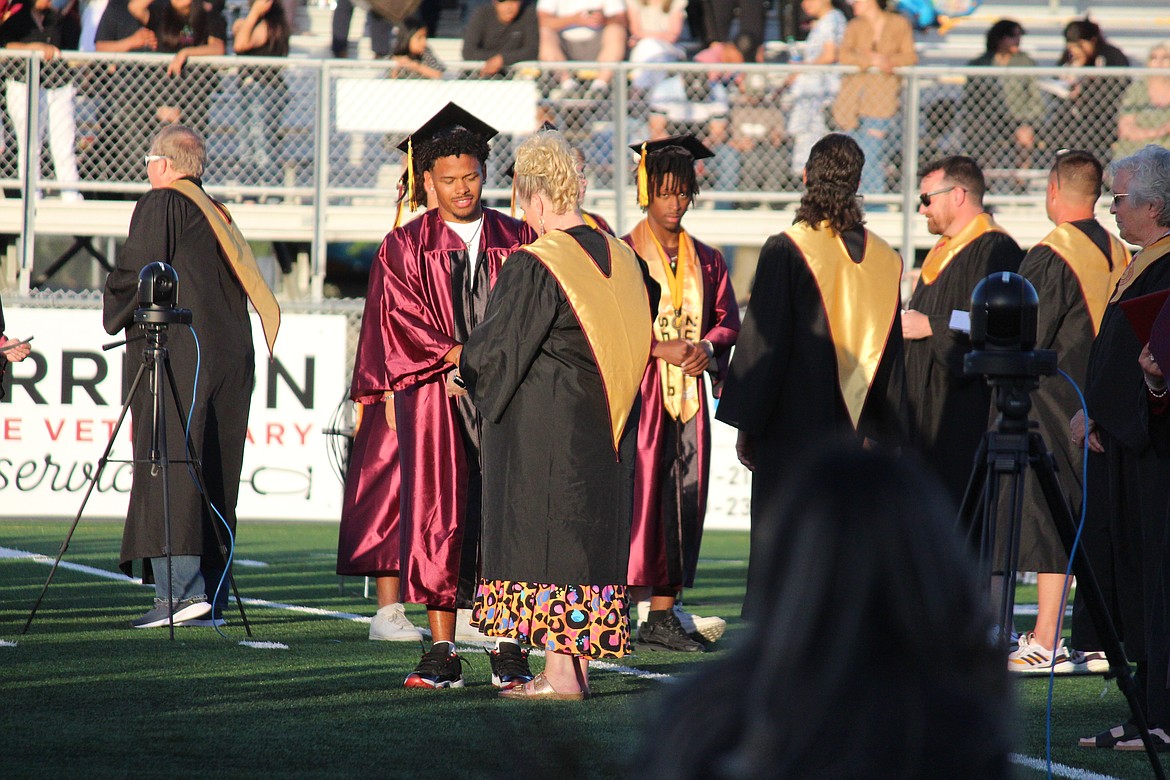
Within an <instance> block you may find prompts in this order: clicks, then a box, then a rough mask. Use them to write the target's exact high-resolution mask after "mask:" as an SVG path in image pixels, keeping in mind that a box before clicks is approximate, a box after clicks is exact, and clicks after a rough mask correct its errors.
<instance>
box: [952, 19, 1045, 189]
mask: <svg viewBox="0 0 1170 780" xmlns="http://www.w3.org/2000/svg"><path fill="white" fill-rule="evenodd" d="M1023 35H1024V28H1023V26H1022V25H1020V23H1019V22H1017V21H1015V20H1014V19H1000V20H999V21H998V22H996V23H995V24H993V25H991V28H990V29H988V31H987V49H986V51H984V52H983V54H981V55H980V56H978V57H976V58H975V59H973V60H971V61H970V62H968V63H967V64H968V65H971V66H977V67H998V68H1008V67H1029V68H1030V67H1035V65H1036V61H1035V60H1033V59H1032V58H1031V57H1029V56H1028V55H1027V54H1024V53H1023V52H1022V51H1020V40H1021V38H1022V37H1023ZM963 111H964V114H965V116H966V138H967V149H968V150H969V152H971V153H972V156H974V157H975V159H976V160H977V161H978V162H979V165H980V167H981V168H983V172H984V175H986V174H987V172H988V170H989V169H996V168H999V169H1004V168H1007V169H1018V168H1031V167H1032V163H1033V160H1032V155H1033V152H1034V151H1035V149H1036V126H1037V124H1038V122H1039V120H1040V117H1041V116H1043V114H1044V100H1043V95H1042V94H1041V92H1040V87H1039V85H1037V83H1036V80H1035V79H1034V78H1031V77H1023V76H1020V77H1012V76H1006V77H1005V76H992V77H984V78H970V79H968V81H967V83H966V85H965V86H964V87H963ZM997 181H1001V180H1000V179H993V180H992V182H997ZM994 189H995V187H994V185H993V186H992V190H993V191H994ZM1020 189H1021V190H1022V188H1020Z"/></svg>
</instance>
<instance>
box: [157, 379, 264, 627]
mask: <svg viewBox="0 0 1170 780" xmlns="http://www.w3.org/2000/svg"><path fill="white" fill-rule="evenodd" d="M164 366H165V367H166V374H167V381H168V382H169V383H170V387H171V398H172V399H173V400H174V402H175V409H177V410H178V412H179V419H180V420H183V421H184V422H183V430H184V436H183V446H184V448H185V455H186V458H187V463H188V464H189V465H190V466H191V467H192V470H193V472H194V479H195V484H196V486H197V487H198V489H199V495H200V496H202V498H203V504H204V506H205V507H207V512H208V515H209V516H210V522H211V529H212V531H214V532H215V541H216V544H217V546H218V547H219V555H220V560H222V561H223V565H224V570H225V571H226V572H227V575H228V584H229V585H231V589H232V594H233V595H234V596H235V597H236V607H237V608H238V609H239V610H240V620H242V621H243V623H244V633H245V634H247V635H248V636H249V637H251V636H252V624H251V623H249V622H248V615H247V613H246V612H245V611H244V600H243V599H241V598H240V591H239V589H238V588H237V587H236V576H235V574H233V573H232V567H231V555H230V553H229V550H228V546H227V545H226V544H225V543H224V540H223V531H222V529H220V527H219V523H218V522H216V520H217V519H219V520H222V521H223V522H224V523H225V524H226V523H227V520H226V519H225V518H224V517H223V515H222V514H221V513H220V512H219V511H217V510H216V508H215V506H214V504H212V502H211V496H210V494H209V493H208V492H207V482H206V481H205V480H204V479H203V462H202V461H201V460H200V459H199V456H198V455H196V453H195V451H194V445H193V444H192V443H191V437H190V435H189V434H188V432H187V429H186V420H187V410H185V409H184V408H183V401H182V398H181V396H180V395H179V383H178V381H177V380H176V379H175V372H174V370H173V369H172V368H171V361H170V358H169V357H168V358H166V359H165V360H164ZM194 401H195V399H191V402H192V403H194ZM205 584H206V583H205ZM216 585H217V588H218V583H217V584H216ZM214 599H215V596H214V594H213V595H212V605H211V607H212V611H211V616H212V619H213V620H214V619H215V603H214Z"/></svg>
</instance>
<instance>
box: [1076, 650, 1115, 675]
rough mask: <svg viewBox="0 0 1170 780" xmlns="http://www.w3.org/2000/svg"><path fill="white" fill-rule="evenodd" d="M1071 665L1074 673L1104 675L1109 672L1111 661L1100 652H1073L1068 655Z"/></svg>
mask: <svg viewBox="0 0 1170 780" xmlns="http://www.w3.org/2000/svg"><path fill="white" fill-rule="evenodd" d="M1068 660H1069V663H1071V664H1072V665H1073V669H1074V671H1077V672H1082V673H1087V674H1104V673H1105V672H1107V671H1109V659H1108V658H1106V657H1105V653H1103V652H1101V651H1100V650H1089V651H1087V652H1086V651H1084V650H1071V651H1069V654H1068Z"/></svg>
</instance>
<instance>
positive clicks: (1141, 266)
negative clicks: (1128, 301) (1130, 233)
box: [1109, 234, 1170, 303]
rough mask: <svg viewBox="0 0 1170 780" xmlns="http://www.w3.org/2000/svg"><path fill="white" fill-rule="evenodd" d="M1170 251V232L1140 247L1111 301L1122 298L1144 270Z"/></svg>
mask: <svg viewBox="0 0 1170 780" xmlns="http://www.w3.org/2000/svg"><path fill="white" fill-rule="evenodd" d="M1168 253H1170V234H1168V235H1165V236H1162V237H1161V238H1159V239H1158V240H1157V241H1155V242H1154V243H1152V244H1150V245H1149V246H1147V247H1144V248H1142V249H1139V250H1138V251H1137V252H1136V253H1135V254H1134V256H1133V262H1131V263H1130V264H1129V265H1128V266H1127V267H1126V269H1125V273H1123V274H1122V275H1121V280H1120V281H1119V282H1118V283H1117V289H1115V290H1114V291H1113V296H1112V297H1111V298H1110V299H1109V302H1110V303H1117V301H1119V300H1121V296H1122V294H1123V293H1124V292H1125V291H1126V289H1128V288H1129V286H1130V285H1131V284H1133V283H1134V280H1135V279H1137V278H1138V277H1139V276H1141V275H1142V272H1143V271H1145V270H1146V269H1147V268H1149V267H1150V266H1151V265H1153V264H1154V261H1155V260H1161V259H1162V257H1164V256H1165V255H1166V254H1168Z"/></svg>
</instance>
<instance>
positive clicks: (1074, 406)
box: [996, 219, 1112, 573]
mask: <svg viewBox="0 0 1170 780" xmlns="http://www.w3.org/2000/svg"><path fill="white" fill-rule="evenodd" d="M1071 224H1072V226H1073V227H1074V228H1076V229H1078V230H1080V231H1081V232H1082V233H1084V234H1085V235H1086V236H1088V237H1089V238H1090V239H1091V240H1092V241H1093V244H1094V245H1095V246H1097V248H1098V249H1099V250H1100V252H1099V253H1097V254H1094V255H1093V256H1092V259H1091V262H1090V261H1089V260H1087V259H1082V262H1084V263H1085V265H1086V270H1088V267H1089V266H1091V268H1092V270H1093V271H1095V272H1096V273H1097V274H1105V275H1106V276H1108V275H1109V274H1110V273H1111V271H1112V263H1111V258H1110V236H1109V233H1108V232H1107V231H1106V230H1105V228H1104V227H1102V226H1101V224H1100V223H1099V222H1097V220H1095V219H1088V220H1082V221H1079V222H1074V223H1071ZM1020 275H1021V276H1023V277H1024V278H1025V279H1027V280H1028V281H1029V282H1031V283H1032V286H1033V287H1035V288H1036V295H1037V297H1038V299H1039V301H1040V305H1039V308H1038V309H1037V316H1036V349H1050V350H1054V351H1055V352H1056V359H1057V366H1058V367H1059V368H1060V370H1062V371H1064V372H1065V373H1066V374H1068V375H1069V376H1070V377H1072V379H1073V381H1075V382H1076V384H1077V386H1078V387H1082V386H1084V383H1085V373H1086V371H1087V370H1088V365H1089V350H1090V348H1091V347H1092V344H1093V338H1094V337H1095V336H1096V328H1095V327H1094V325H1093V318H1092V316H1091V314H1090V311H1089V306H1088V303H1087V302H1086V299H1085V293H1084V290H1083V288H1082V285H1081V282H1080V280H1079V279H1078V277H1077V274H1076V272H1074V271H1073V269H1072V268H1071V267H1070V266H1069V264H1068V263H1067V262H1065V260H1064V258H1063V257H1062V256H1061V255H1060V254H1059V253H1058V252H1057V251H1056V250H1055V249H1053V248H1052V247H1051V246H1048V245H1045V244H1037V245H1036V246H1034V247H1032V248H1031V249H1030V250H1028V253H1027V254H1026V255H1025V256H1024V260H1023V262H1021V263H1020ZM1101 303H1102V304H1103V303H1104V301H1103V300H1102V301H1101ZM1080 408H1081V401H1080V397H1079V395H1078V394H1077V390H1076V388H1074V387H1073V386H1072V385H1070V384H1069V382H1068V380H1067V379H1065V378H1064V377H1062V376H1060V375H1059V374H1055V375H1052V376H1044V377H1041V378H1040V386H1039V387H1038V388H1037V389H1036V390H1034V391H1033V392H1032V413H1031V415H1030V417H1031V419H1032V420H1035V421H1037V422H1038V423H1039V424H1040V429H1039V430H1040V433H1041V435H1042V436H1043V437H1044V442H1045V444H1046V445H1047V446H1048V450H1049V451H1050V452H1051V453H1052V456H1053V459H1054V461H1055V464H1056V472H1057V478H1058V479H1059V480H1060V486H1061V489H1062V490H1061V492H1062V493H1063V494H1064V496H1065V500H1066V501H1068V504H1069V508H1070V509H1071V510H1072V512H1073V516H1074V517H1077V516H1079V513H1080V506H1081V494H1082V487H1081V471H1082V460H1083V457H1082V451H1081V448H1079V447H1074V446H1073V444H1072V441H1071V440H1070V438H1069V428H1068V424H1069V420H1070V419H1071V418H1072V416H1073V415H1074V414H1076V413H1077V410H1079V409H1080ZM1028 474H1029V476H1028V481H1027V483H1026V485H1025V490H1024V508H1023V514H1022V516H1021V518H1020V547H1019V555H1018V558H1017V566H1016V569H1017V570H1018V571H1040V572H1060V573H1064V571H1065V570H1066V568H1067V566H1068V554H1067V553H1066V552H1065V549H1064V545H1063V543H1062V542H1061V540H1060V535H1059V534H1058V533H1057V531H1056V526H1055V524H1054V523H1053V520H1052V517H1051V513H1050V512H1049V510H1048V504H1047V502H1046V501H1045V499H1044V495H1043V493H1042V492H1041V491H1040V484H1039V480H1038V479H1037V477H1036V474H1035V473H1034V472H1033V471H1032V470H1029V472H1028ZM1001 511H1003V510H1001ZM1001 516H1002V515H1001ZM1002 541H1006V540H1004V539H1002V536H1001V537H997V539H996V542H997V543H1000V542H1002ZM996 560H1000V558H999V557H997V558H996Z"/></svg>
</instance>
